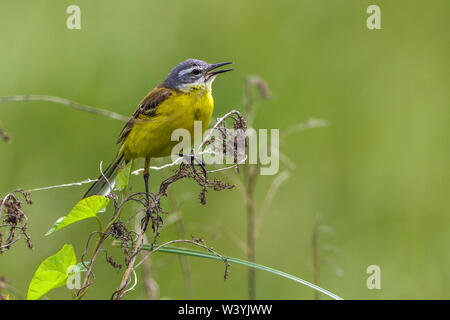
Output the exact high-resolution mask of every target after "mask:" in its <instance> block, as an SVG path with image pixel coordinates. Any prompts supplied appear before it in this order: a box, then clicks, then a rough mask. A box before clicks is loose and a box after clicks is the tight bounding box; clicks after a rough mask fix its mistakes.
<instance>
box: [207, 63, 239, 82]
mask: <svg viewBox="0 0 450 320" xmlns="http://www.w3.org/2000/svg"><path fill="white" fill-rule="evenodd" d="M231 63H232V62H222V63H215V64H211V65H210V66H209V68H208V70H207V71H206V73H205V80H208V79H209V78H211V77H212V76H215V75H217V74H219V73H224V72H228V71H233V70H234V69H222V70H216V71H213V70H215V69H217V68H219V67H222V66H225V65H227V64H231Z"/></svg>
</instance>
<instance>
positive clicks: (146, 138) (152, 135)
mask: <svg viewBox="0 0 450 320" xmlns="http://www.w3.org/2000/svg"><path fill="white" fill-rule="evenodd" d="M213 108H214V100H213V97H212V94H211V90H201V89H198V90H192V91H190V92H174V93H173V94H172V95H171V96H170V97H169V98H168V99H167V100H165V101H164V102H162V103H161V104H160V105H158V107H157V109H156V114H155V115H154V116H152V117H148V116H141V117H140V118H139V120H142V121H137V122H136V124H135V125H134V127H133V129H132V130H131V132H130V134H129V135H128V136H127V138H126V140H125V142H124V145H123V149H122V150H123V151H124V153H125V157H126V158H127V159H135V158H141V157H149V158H159V157H165V156H168V155H170V153H171V151H172V148H173V147H174V146H175V145H176V144H177V143H178V141H171V136H172V132H173V131H174V130H176V129H180V128H181V129H186V130H188V131H189V132H190V134H191V137H193V134H194V121H201V122H202V133H203V132H204V131H205V130H206V129H207V128H208V126H209V122H210V121H211V116H212V113H213ZM192 143H193V141H192Z"/></svg>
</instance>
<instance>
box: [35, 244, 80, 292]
mask: <svg viewBox="0 0 450 320" xmlns="http://www.w3.org/2000/svg"><path fill="white" fill-rule="evenodd" d="M76 263H77V258H76V257H75V252H74V251H73V247H72V245H71V244H65V245H64V246H63V248H62V249H61V250H60V251H59V252H58V253H56V254H55V255H53V256H50V257H48V258H47V259H45V260H44V261H43V262H42V263H41V264H40V265H39V267H38V269H37V270H36V272H35V273H34V276H33V279H31V282H30V286H29V287H28V294H27V300H37V299H39V298H40V297H42V296H43V295H44V294H46V293H47V292H49V291H50V290H52V289H54V288H58V287H61V286H63V285H64V284H65V283H66V281H67V278H68V276H69V273H68V271H69V270H68V268H69V267H70V266H74V265H76Z"/></svg>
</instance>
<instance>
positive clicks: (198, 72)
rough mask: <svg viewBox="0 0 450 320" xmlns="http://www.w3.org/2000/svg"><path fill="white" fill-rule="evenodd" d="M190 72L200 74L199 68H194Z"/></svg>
mask: <svg viewBox="0 0 450 320" xmlns="http://www.w3.org/2000/svg"><path fill="white" fill-rule="evenodd" d="M192 74H195V75H197V74H200V70H199V69H194V70H192Z"/></svg>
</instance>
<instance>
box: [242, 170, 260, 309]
mask: <svg viewBox="0 0 450 320" xmlns="http://www.w3.org/2000/svg"><path fill="white" fill-rule="evenodd" d="M257 167H258V166H249V165H246V166H245V170H244V179H245V204H246V211H247V260H248V261H250V262H253V263H254V262H255V260H256V258H255V256H256V254H255V251H256V223H255V222H256V219H255V204H254V193H255V184H256V178H257V176H258V174H257V172H258V169H257ZM248 296H249V299H250V300H255V299H256V274H255V270H254V269H252V268H250V269H248Z"/></svg>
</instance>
